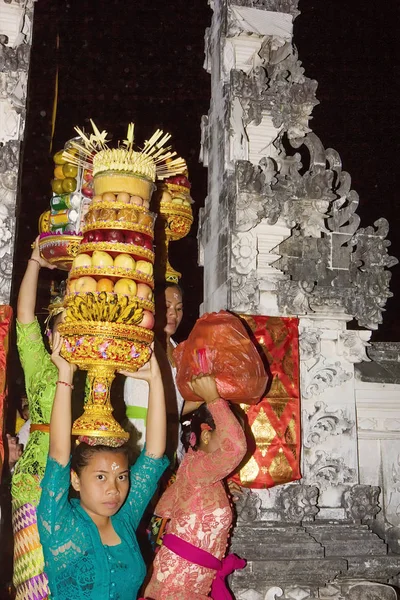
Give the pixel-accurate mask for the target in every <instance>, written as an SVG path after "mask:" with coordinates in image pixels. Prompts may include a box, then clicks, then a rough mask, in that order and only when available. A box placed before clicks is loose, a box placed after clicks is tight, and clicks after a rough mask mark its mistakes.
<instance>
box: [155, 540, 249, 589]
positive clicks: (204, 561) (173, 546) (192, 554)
mask: <svg viewBox="0 0 400 600" xmlns="http://www.w3.org/2000/svg"><path fill="white" fill-rule="evenodd" d="M163 545H164V546H166V548H168V549H169V550H171V551H172V552H174V553H175V554H177V555H178V556H180V557H181V558H184V559H186V560H188V561H190V562H192V563H194V564H196V565H199V566H200V567H205V568H206V569H212V570H213V571H217V573H216V575H215V578H214V581H213V583H212V587H211V598H213V600H232V595H231V593H230V591H229V590H228V588H227V587H226V583H225V577H227V576H228V575H230V574H231V573H233V571H235V570H236V569H244V567H245V566H246V561H245V560H244V559H243V558H239V557H238V556H236V554H229V555H228V556H226V557H225V558H223V559H222V561H221V560H218V558H215V556H213V555H212V554H210V553H209V552H206V550H202V549H201V548H197V547H196V546H193V544H190V543H189V542H185V540H182V539H181V538H180V537H178V536H176V535H173V534H172V533H166V534H165V535H164V537H163Z"/></svg>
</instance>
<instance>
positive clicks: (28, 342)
mask: <svg viewBox="0 0 400 600" xmlns="http://www.w3.org/2000/svg"><path fill="white" fill-rule="evenodd" d="M17 346H18V355H19V359H20V361H21V365H22V368H23V370H24V376H25V387H26V392H27V394H28V397H29V396H30V395H31V394H30V393H29V392H30V390H31V389H32V385H33V382H34V378H35V377H36V376H37V373H38V370H39V369H42V368H43V366H44V364H46V363H49V364H50V365H51V364H52V363H51V360H50V355H49V353H48V352H47V350H46V347H45V345H44V342H43V337H42V332H41V329H40V325H39V322H38V320H37V319H36V318H35V320H34V321H32V323H26V324H25V323H20V322H19V321H17Z"/></svg>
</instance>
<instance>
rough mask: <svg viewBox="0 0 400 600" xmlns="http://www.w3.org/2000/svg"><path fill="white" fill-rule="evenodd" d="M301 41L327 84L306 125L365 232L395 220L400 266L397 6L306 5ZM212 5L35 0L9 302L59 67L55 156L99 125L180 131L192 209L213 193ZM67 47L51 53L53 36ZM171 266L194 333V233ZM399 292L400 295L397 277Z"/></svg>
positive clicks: (177, 138) (25, 251) (385, 331)
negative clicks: (337, 166)
mask: <svg viewBox="0 0 400 600" xmlns="http://www.w3.org/2000/svg"><path fill="white" fill-rule="evenodd" d="M300 9H301V11H302V14H301V15H300V16H299V17H298V18H297V19H296V21H295V43H296V45H297V47H298V50H299V58H300V60H301V61H302V62H303V66H304V68H305V71H306V75H307V76H308V77H311V78H314V79H317V81H318V82H319V86H318V90H317V96H318V99H319V100H320V102H321V104H320V105H319V106H317V107H316V108H315V109H314V113H313V115H314V119H313V121H312V122H311V126H312V128H313V130H314V132H315V133H316V134H317V135H318V136H319V137H320V138H321V140H322V143H323V144H324V146H325V147H326V148H329V147H332V148H335V149H336V150H337V151H338V152H339V154H340V156H341V158H342V161H343V167H344V169H345V170H347V171H348V172H349V173H350V174H351V177H352V187H353V188H354V189H355V190H356V191H357V192H358V193H359V195H360V207H359V209H358V214H359V215H360V217H361V221H362V222H361V226H363V227H365V226H368V225H372V223H373V222H374V221H375V220H376V219H377V218H379V217H381V216H383V217H386V218H387V219H388V220H389V222H390V228H391V231H390V234H389V238H390V239H391V241H392V246H391V249H390V250H391V254H393V255H395V256H398V257H400V235H399V233H398V232H399V225H400V211H399V210H398V208H397V200H398V198H397V196H398V195H397V186H396V184H397V175H398V168H397V162H398V151H397V150H398V139H399V137H400V136H399V133H400V131H399V99H398V96H397V95H396V87H398V84H397V82H398V80H399V75H400V73H399V49H398V45H396V43H397V39H396V38H397V32H398V25H399V23H400V19H399V16H400V5H399V3H398V2H397V0H387V1H386V2H385V3H378V2H373V1H372V0H368V2H365V1H363V2H361V1H359V0H352V2H338V1H337V0H335V1H334V0H318V1H315V2H314V1H306V0H303V1H302V2H300ZM210 20H211V10H210V9H209V7H208V6H207V2H206V0H190V1H188V0H175V2H172V3H171V2H170V3H166V2H161V1H160V0H147V1H146V2H144V1H143V0H135V1H133V2H123V1H122V0H120V1H118V0H109V1H105V0H71V2H66V1H65V0H39V1H38V2H36V3H35V22H34V40H33V49H32V63H31V75H30V89H29V105H28V116H27V127H26V141H25V147H24V159H23V161H24V162H23V171H22V179H21V194H20V199H19V221H18V234H17V245H16V256H15V267H16V269H15V273H16V277H15V281H14V291H13V294H14V300H15V297H16V293H17V291H18V286H19V283H20V279H21V277H22V274H23V271H24V269H25V266H26V259H27V257H28V255H29V252H30V248H29V245H30V243H31V241H32V240H33V239H34V238H35V236H36V234H37V218H38V216H39V214H40V213H41V212H42V211H44V210H46V209H47V208H48V203H49V199H50V186H49V182H50V179H51V178H52V170H53V163H52V160H51V154H50V153H49V147H50V137H51V113H52V105H53V98H54V80H55V72H56V66H57V65H58V68H59V102H58V111H57V122H56V130H55V136H54V142H53V150H54V152H55V151H56V150H58V149H60V148H61V147H62V146H63V145H64V142H65V141H66V140H67V139H69V138H70V137H72V136H73V126H74V125H81V126H82V125H83V126H85V125H87V122H88V118H89V117H91V118H93V119H94V121H95V122H96V123H97V125H98V126H99V127H100V128H105V129H107V130H108V131H109V132H110V133H112V134H113V139H114V140H117V139H121V138H123V136H124V134H125V130H126V125H127V123H128V122H130V121H134V122H135V124H136V136H137V141H138V142H141V141H143V140H144V139H145V138H146V137H147V136H148V135H150V134H151V133H152V132H153V131H154V130H155V129H156V128H157V127H160V128H162V129H164V130H166V131H169V132H170V133H172V135H173V144H174V147H175V149H176V150H177V151H178V152H179V153H180V154H181V155H182V156H184V157H185V158H186V160H187V162H188V166H189V171H190V179H191V181H192V184H193V187H192V191H193V198H194V200H195V202H196V205H195V206H196V209H198V207H200V206H202V204H203V202H204V198H205V196H206V186H207V172H206V169H204V168H203V167H202V166H201V165H200V164H199V163H198V154H199V148H200V118H201V115H202V114H205V113H206V112H207V111H208V108H209V102H210V78H209V75H208V74H207V73H206V72H205V71H204V70H203V67H202V65H203V59H204V54H203V50H204V30H205V28H206V27H207V26H208V25H209V24H210ZM57 34H58V35H59V39H60V48H59V51H58V53H57V50H56V36H57ZM171 249H172V259H171V262H172V264H173V265H174V266H175V267H176V268H178V270H181V271H183V274H184V278H183V281H182V283H183V287H184V289H185V313H186V315H185V323H184V325H183V326H182V328H181V329H182V330H181V335H182V337H185V336H186V334H187V333H188V331H189V330H190V327H191V326H192V325H193V322H194V320H195V319H196V317H197V314H198V306H199V304H200V302H201V300H202V269H200V268H197V267H196V264H197V243H196V224H195V225H194V226H193V228H192V232H191V234H190V235H189V236H188V237H187V238H185V239H184V240H182V241H181V242H176V243H174V244H172V246H171ZM52 277H53V278H54V272H53V273H52V274H50V273H48V274H45V273H44V272H43V274H42V279H41V289H40V293H39V299H38V307H39V308H41V307H42V306H45V305H46V303H47V300H48V296H47V292H48V287H49V281H50V279H51V278H52ZM391 287H392V291H394V292H396V291H397V293H398V294H399V295H400V267H394V269H393V278H392V285H391ZM395 302H396V300H395V299H391V300H390V301H389V302H388V305H387V309H388V310H387V313H386V314H385V318H384V324H383V325H382V326H381V327H380V329H379V331H378V332H376V333H374V336H373V339H374V340H379V341H400V322H398V320H397V319H396V309H395V307H396V304H395Z"/></svg>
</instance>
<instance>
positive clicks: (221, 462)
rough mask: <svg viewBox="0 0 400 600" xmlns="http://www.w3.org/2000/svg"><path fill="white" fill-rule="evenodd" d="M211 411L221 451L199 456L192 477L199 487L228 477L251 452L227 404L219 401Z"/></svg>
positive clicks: (192, 467) (195, 459) (191, 469)
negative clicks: (247, 452) (248, 451)
mask: <svg viewBox="0 0 400 600" xmlns="http://www.w3.org/2000/svg"><path fill="white" fill-rule="evenodd" d="M208 409H209V411H210V413H211V415H212V417H213V419H214V423H215V430H216V434H217V435H218V438H219V442H220V447H219V448H218V450H216V451H215V452H210V453H209V454H207V453H205V452H199V453H198V455H197V456H195V458H194V460H193V461H192V463H191V465H190V471H189V473H188V475H189V478H190V480H191V483H192V484H193V485H195V486H196V487H199V486H201V485H204V484H210V483H215V482H216V481H220V480H221V479H224V477H227V476H228V475H229V474H230V473H231V472H232V471H233V470H234V469H235V467H237V465H238V464H239V463H240V461H241V460H242V458H243V457H244V455H245V454H246V449H247V446H246V437H245V435H244V433H243V430H242V428H241V426H240V424H239V422H238V420H237V419H236V417H235V416H234V414H233V413H232V411H231V409H230V408H229V406H228V403H227V402H226V400H222V399H221V398H219V399H218V400H216V401H215V402H212V403H211V404H209V405H208Z"/></svg>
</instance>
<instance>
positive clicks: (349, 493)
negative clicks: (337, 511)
mask: <svg viewBox="0 0 400 600" xmlns="http://www.w3.org/2000/svg"><path fill="white" fill-rule="evenodd" d="M380 491H381V490H380V488H379V487H378V486H372V485H353V486H352V487H351V488H349V489H348V490H346V491H345V492H344V493H343V504H344V508H345V510H346V514H347V517H348V518H349V519H352V520H353V521H364V520H369V519H373V518H374V517H375V515H377V514H378V512H379V511H380V510H381V509H380V507H379V502H378V499H379V494H380Z"/></svg>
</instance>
